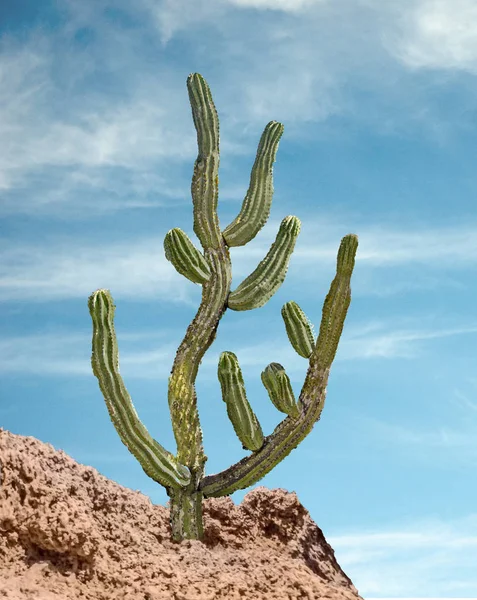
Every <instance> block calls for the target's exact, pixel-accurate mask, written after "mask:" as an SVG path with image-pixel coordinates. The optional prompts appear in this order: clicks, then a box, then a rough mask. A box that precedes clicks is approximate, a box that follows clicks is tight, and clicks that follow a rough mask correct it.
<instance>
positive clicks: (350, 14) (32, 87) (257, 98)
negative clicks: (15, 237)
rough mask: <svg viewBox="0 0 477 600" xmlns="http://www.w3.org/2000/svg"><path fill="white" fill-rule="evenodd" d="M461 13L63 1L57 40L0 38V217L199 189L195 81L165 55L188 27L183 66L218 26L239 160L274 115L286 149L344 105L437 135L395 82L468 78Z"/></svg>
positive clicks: (468, 29) (218, 83)
mask: <svg viewBox="0 0 477 600" xmlns="http://www.w3.org/2000/svg"><path fill="white" fill-rule="evenodd" d="M456 1H457V0H456ZM457 4H458V7H457V8H454V5H452V7H451V8H449V7H450V5H449V4H448V3H445V2H443V1H438V0H435V1H431V0H421V1H420V2H418V3H411V2H409V1H406V2H404V3H402V2H401V3H382V2H376V1H374V0H372V1H371V0H366V1H365V0H361V1H360V2H357V3H356V2H350V1H349V0H338V1H337V2H328V1H318V0H315V1H314V0H301V1H298V0H294V1H293V2H292V1H290V0H282V1H281V2H279V1H277V0H274V1H273V2H270V1H269V0H229V1H228V2H222V1H219V0H207V1H203V0H201V1H198V2H196V3H195V5H194V11H190V10H188V3H187V2H185V1H184V0H173V1H171V0H162V1H159V2H152V1H151V0H142V1H141V2H138V3H135V5H134V11H132V10H131V8H130V5H128V3H126V2H122V1H120V2H117V3H115V4H114V5H113V4H112V3H110V2H108V1H107V0H105V1H103V2H91V1H90V0H85V1H84V2H81V3H75V2H71V0H62V1H61V3H60V5H59V6H60V7H61V9H62V10H63V11H66V12H65V15H66V18H65V19H64V20H63V21H62V22H61V24H60V25H59V27H58V28H57V30H55V31H49V32H48V35H47V34H46V32H45V30H42V29H37V30H34V29H32V30H31V31H30V32H29V34H28V35H27V36H26V37H25V39H23V38H22V39H21V40H20V39H17V38H15V36H14V35H13V34H7V35H5V36H4V38H3V39H2V42H1V44H0V82H1V86H0V87H1V89H0V108H1V110H0V134H1V136H2V139H3V140H4V144H5V147H6V148H7V149H8V151H7V152H4V153H3V154H2V156H1V157H0V190H1V191H2V202H1V203H0V206H1V213H2V214H13V213H14V212H24V213H26V212H28V210H30V211H32V212H33V213H36V212H38V210H39V208H38V207H41V210H42V211H43V213H45V212H46V211H51V212H54V211H55V210H56V211H58V212H59V213H64V212H65V210H66V208H65V207H66V205H71V206H70V210H71V213H72V214H74V213H75V211H74V206H75V205H77V204H78V199H79V198H80V197H81V198H83V202H84V204H83V206H86V209H87V210H89V211H93V212H94V211H99V210H101V208H100V207H102V210H103V211H104V210H115V209H116V210H117V209H118V208H121V207H123V208H130V207H133V206H144V205H151V203H152V204H154V203H156V204H157V202H161V201H162V202H166V201H167V199H168V198H177V197H180V196H181V195H182V193H183V190H185V189H187V188H188V185H189V181H187V183H185V182H184V180H183V178H182V176H181V175H180V167H181V165H182V164H183V163H184V161H187V164H188V166H191V163H192V160H193V159H194V157H195V155H196V140H195V131H194V130H193V127H192V119H191V116H190V107H189V104H188V98H187V94H186V89H185V78H186V76H187V74H188V73H187V72H185V71H184V72H183V73H182V74H181V71H180V69H177V67H176V66H174V68H172V67H171V66H170V65H169V64H168V63H167V61H164V60H163V59H162V58H161V52H162V51H163V50H164V48H165V47H166V45H167V43H168V41H170V40H172V39H173V38H174V36H176V37H177V36H178V37H180V35H181V32H187V36H188V39H189V42H190V44H191V48H193V49H194V58H193V60H192V58H191V59H190V60H187V59H188V58H190V57H191V56H192V55H191V54H189V53H188V52H189V51H186V55H185V61H186V60H187V64H190V67H189V68H188V69H189V70H200V65H201V64H202V63H203V59H204V57H203V52H204V50H203V45H201V39H202V36H203V32H204V30H208V31H213V32H214V35H209V36H208V44H209V45H208V52H210V56H208V58H209V59H210V62H209V63H208V64H209V71H210V73H204V75H206V76H207V77H208V79H209V81H210V83H211V85H213V88H214V96H215V98H216V102H217V105H218V107H219V113H220V117H221V124H222V128H223V131H224V132H225V133H226V135H224V136H223V139H222V150H223V151H224V152H226V153H229V155H231V156H232V155H236V154H237V155H244V154H250V155H253V154H254V149H251V148H250V141H251V140H252V139H253V140H255V138H258V135H259V134H260V132H261V130H262V129H263V127H264V125H265V123H266V122H267V121H269V120H270V119H272V118H273V119H277V120H281V121H283V122H285V123H286V125H287V135H288V136H289V139H293V138H296V137H300V136H303V135H306V128H305V129H304V128H303V123H304V122H312V121H322V120H324V119H326V118H328V117H329V116H332V115H339V114H344V115H346V114H348V115H349V114H350V111H351V113H353V116H354V118H355V119H357V120H359V119H361V118H363V119H364V120H365V121H366V122H368V121H369V123H370V125H372V123H374V125H372V126H374V127H377V128H379V127H382V126H383V123H384V122H386V123H388V124H387V125H386V126H385V127H388V126H389V120H390V119H391V120H394V121H396V123H397V122H398V121H399V119H401V120H403V119H404V120H405V119H410V121H411V122H412V123H413V127H415V126H416V123H418V122H419V121H420V120H421V121H422V122H424V121H425V120H426V119H427V120H429V121H430V122H431V121H432V126H431V129H432V127H435V122H436V119H434V117H433V116H432V115H429V114H428V113H427V112H426V111H427V108H428V107H427V105H426V106H425V105H424V104H423V102H424V103H425V101H426V98H427V96H425V97H423V98H420V97H418V96H416V88H415V86H413V85H411V82H407V83H406V82H405V80H403V79H402V78H400V75H399V74H400V73H401V71H402V70H403V69H408V68H411V69H414V68H415V67H416V66H419V67H425V66H431V67H433V68H442V69H448V68H456V69H458V68H465V69H472V68H473V67H472V65H473V64H474V63H475V60H474V59H475V57H476V53H477V42H476V41H475V40H476V36H475V26H474V25H473V23H474V22H476V19H475V18H473V17H474V16H475V11H476V9H475V6H474V5H473V3H472V0H459V1H458V2H457ZM251 8H253V9H254V10H253V11H252V10H250V9H251ZM113 9H114V11H115V12H114V14H115V18H112V17H111V14H112V12H111V11H112V10H113ZM401 13H402V14H401ZM118 14H119V16H120V18H119V16H118ZM232 16H233V18H231V17H232ZM397 16H398V17H399V18H397ZM358 22H359V23H361V24H362V27H357V26H356V23H358ZM444 25H445V26H444ZM363 27H364V30H365V31H366V35H363ZM244 31H246V32H247V39H246V40H245V39H244V38H243V32H244ZM157 36H159V38H160V39H161V40H162V46H161V47H160V48H159V47H158V40H157V39H156V38H157ZM85 38H86V39H87V43H86V42H84V41H83V40H84V39H85ZM159 45H160V44H159ZM161 48H162V50H161ZM217 57H219V58H220V60H219V58H217ZM257 57H259V60H258V59H257ZM184 64H186V62H185V63H184ZM297 65H299V68H297ZM396 80H399V81H400V84H399V85H396V84H395V82H396ZM393 82H394V83H393ZM363 86H364V88H366V87H367V86H369V87H370V89H371V88H372V89H373V93H372V95H371V96H370V99H371V100H373V99H374V100H376V102H378V104H380V106H381V108H383V106H384V104H386V102H385V103H384V104H383V103H382V98H384V97H386V96H389V97H390V98H392V99H393V100H392V101H391V102H389V103H388V104H389V105H390V106H391V105H392V106H394V107H395V109H394V112H393V116H392V117H391V116H390V115H389V114H387V115H383V114H382V112H380V111H376V110H375V109H373V106H372V104H368V103H359V105H358V104H356V103H355V102H354V101H353V99H352V98H353V89H355V90H358V91H359V90H361V91H362V90H363V89H364V88H363ZM403 88H405V89H403ZM409 98H412V101H411V103H410V100H409ZM374 100H373V102H374ZM403 102H405V103H406V105H405V110H400V106H401V107H402V106H404V104H402V103H403ZM412 102H414V103H415V104H416V105H415V106H414V105H413V104H412ZM423 107H425V108H426V110H425V111H423V110H422V109H423ZM373 115H374V120H373V118H372V116H373ZM438 120H439V119H438ZM441 120H442V119H441ZM403 122H404V121H403ZM150 173H154V175H151V174H150ZM112 176H113V178H114V179H116V180H117V184H114V183H111V179H112ZM188 179H189V175H188ZM89 196H91V197H92V198H91V200H89V199H88V197H89ZM100 197H101V198H102V200H101V202H98V198H100ZM152 198H154V200H153V199H152ZM76 212H78V211H76Z"/></svg>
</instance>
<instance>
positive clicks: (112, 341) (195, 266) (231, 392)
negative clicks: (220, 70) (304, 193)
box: [88, 73, 358, 541]
mask: <svg viewBox="0 0 477 600" xmlns="http://www.w3.org/2000/svg"><path fill="white" fill-rule="evenodd" d="M187 88H188V91H189V99H190V103H191V106H192V116H193V119H194V125H195V128H196V130H197V142H198V147H199V153H198V156H197V160H196V161H195V166H194V175H193V178H192V188H191V192H192V200H193V206H194V232H195V234H196V235H197V237H198V239H199V241H200V243H201V244H202V247H203V253H202V252H200V251H199V250H197V249H196V248H195V246H194V244H193V243H192V242H191V240H190V239H189V238H188V237H187V235H186V234H185V233H184V232H183V231H182V230H181V229H179V228H175V229H171V230H170V231H169V232H168V233H167V235H166V237H165V240H164V249H165V254H166V258H167V259H168V260H169V261H170V262H171V263H172V264H173V265H174V267H175V268H176V270H177V271H178V272H179V273H180V274H182V275H184V276H185V277H187V278H188V279H189V280H190V281H192V282H194V283H197V284H200V285H202V302H201V304H200V306H199V309H198V311H197V314H196V316H195V318H194V319H193V321H192V323H191V324H190V325H189V327H188V329H187V331H186V334H185V337H184V339H183V340H182V343H181V344H180V346H179V349H178V351H177V354H176V357H175V360H174V364H173V367H172V371H171V375H170V377H169V388H168V401H169V409H170V414H171V420H172V427H173V431H174V437H175V440H176V444H177V454H176V455H175V456H174V455H173V454H171V453H170V452H168V451H167V450H166V449H165V448H164V447H163V446H161V445H160V444H159V443H158V442H157V441H156V440H154V439H153V438H152V437H151V436H150V434H149V432H148V431H147V429H146V428H145V426H144V425H143V423H142V422H141V421H140V419H139V417H138V415H137V413H136V410H135V408H134V405H133V403H132V401H131V398H130V396H129V394H128V392H127V390H126V387H125V385H124V383H123V380H122V377H121V375H120V374H119V353H118V346H117V341H116V334H115V331H114V324H113V319H114V309H115V306H114V302H113V299H112V297H111V295H110V293H109V291H108V290H104V289H101V290H97V291H96V292H94V293H93V294H92V295H91V296H90V297H89V300H88V307H89V311H90V313H91V317H92V320H93V354H92V361H91V362H92V367H93V372H94V374H95V375H96V377H97V378H98V381H99V386H100V389H101V391H102V393H103V395H104V398H105V400H106V406H107V408H108V412H109V415H110V417H111V420H112V422H113V424H114V426H115V427H116V429H117V431H118V433H119V436H120V438H121V441H122V442H123V443H124V444H125V445H126V446H127V447H128V449H129V450H130V451H131V452H132V454H134V456H135V457H136V458H137V460H138V461H139V462H140V464H141V466H142V468H143V470H144V471H145V473H147V475H149V477H151V478H152V479H154V480H155V481H157V482H158V483H160V484H161V485H163V486H164V487H165V488H166V491H167V494H168V496H169V497H170V521H171V530H172V539H173V540H174V541H181V540H183V539H199V540H200V539H203V521H202V500H203V498H209V497H218V496H227V495H230V494H232V493H233V492H235V491H236V490H240V489H244V488H247V487H249V486H251V485H253V484H255V483H256V482H257V481H259V480H260V479H262V477H264V476H265V475H266V474H267V473H269V472H270V471H271V470H272V469H273V467H274V466H275V465H277V464H278V463H279V462H280V461H281V460H283V459H284V458H285V457H286V456H288V454H290V452H291V451H292V450H293V449H294V448H296V447H297V446H298V444H299V443H300V442H301V441H302V440H303V439H304V438H305V437H306V436H307V435H308V433H309V432H310V431H311V430H312V428H313V425H314V424H315V423H316V421H318V420H319V418H320V415H321V411H322V409H323V405H324V402H325V395H326V386H327V382H328V376H329V372H330V368H331V364H332V362H333V359H334V357H335V354H336V350H337V347H338V341H339V338H340V335H341V332H342V329H343V325H344V321H345V318H346V313H347V311H348V307H349V304H350V300H351V288H350V280H351V275H352V272H353V267H354V262H355V256H356V251H357V248H358V238H357V236H356V235H354V234H349V235H346V236H345V237H344V238H343V239H342V240H341V245H340V248H339V252H338V259H337V268H336V276H335V278H334V280H333V282H332V284H331V288H330V291H329V293H328V295H327V297H326V300H325V303H324V306H323V316H322V319H321V325H320V332H319V335H318V339H317V340H316V341H315V339H314V336H313V333H312V329H311V327H310V324H309V321H308V319H307V317H306V315H305V313H304V312H303V311H302V310H301V308H300V307H299V306H298V304H296V303H295V302H293V301H292V302H288V303H286V304H285V305H284V306H283V309H282V316H283V319H284V322H285V327H286V332H287V335H288V338H289V340H290V342H291V344H292V346H293V348H294V349H295V350H296V352H297V353H298V354H299V355H300V356H302V357H303V358H306V359H308V361H309V367H308V371H307V374H306V377H305V382H304V384H303V387H302V390H301V393H300V396H299V398H298V401H296V400H295V397H294V394H293V390H292V388H291V384H290V380H289V378H288V375H287V374H286V372H285V369H284V368H283V366H282V365H280V364H278V363H270V364H269V365H268V366H267V367H266V368H265V370H264V371H263V372H262V382H263V384H264V386H265V387H266V389H267V391H268V393H269V396H270V399H271V401H272V403H273V405H274V406H275V407H276V408H277V409H278V410H280V411H282V412H284V413H285V414H286V415H287V416H286V418H285V419H284V420H283V421H282V422H281V423H280V424H279V425H278V426H277V427H276V428H275V430H274V431H273V433H272V434H270V435H269V436H266V437H264V436H263V433H262V428H261V426H260V423H259V421H258V419H257V416H256V415H255V413H254V412H253V410H252V407H251V406H250V403H249V401H248V399H247V396H246V392H245V384H244V381H243V377H242V372H241V370H240V366H239V363H238V359H237V357H236V355H235V354H233V353H232V352H223V353H222V354H221V356H220V359H219V365H218V378H219V381H220V385H221V389H222V397H223V400H224V402H225V404H226V406H227V413H228V416H229V418H230V420H231V422H232V425H233V427H234V430H235V432H236V434H237V436H238V438H239V440H240V441H241V442H242V445H243V448H244V449H247V450H250V451H251V454H249V455H248V456H246V457H245V458H243V459H242V460H240V461H239V462H238V463H236V464H235V465H233V466H231V467H229V468H228V469H226V470H224V471H222V472H221V473H217V474H215V475H209V476H204V470H205V467H204V465H205V462H206V461H207V456H206V455H205V454H204V449H203V446H202V430H201V427H200V422H199V414H198V411H197V395H196V390H195V385H194V382H195V379H196V377H197V372H198V369H199V365H200V362H201V360H202V358H203V356H204V354H205V352H206V350H207V349H208V348H209V347H210V346H211V344H212V342H213V341H214V339H215V336H216V334H217V328H218V325H219V321H220V319H221V317H222V315H223V314H224V312H225V311H226V309H227V308H230V309H231V310H236V311H240V310H251V309H253V308H258V307H260V306H263V305H264V304H265V303H266V302H268V300H269V299H270V298H271V296H272V295H273V294H274V293H275V292H276V291H277V289H278V288H279V287H280V285H281V284H282V283H283V281H284V279H285V275H286V272H287V269H288V263H289V260H290V256H291V254H292V252H293V249H294V246H295V242H296V238H297V236H298V233H299V231H300V220H299V219H298V218H297V217H294V216H288V217H285V219H283V221H282V223H281V225H280V229H279V231H278V233H277V236H276V240H275V242H274V243H273V244H272V246H271V248H270V250H269V252H268V253H267V255H266V256H265V258H264V259H263V260H262V261H261V262H260V264H259V265H258V266H257V268H256V269H255V270H254V271H253V272H252V273H251V274H250V275H249V276H248V277H246V278H245V279H244V281H242V283H241V284H240V285H239V286H238V287H237V288H236V289H235V290H234V291H232V292H231V291H230V286H231V280H232V269H231V261H230V253H229V248H230V247H232V246H243V245H244V244H246V243H247V242H249V241H250V240H251V239H253V238H254V237H255V236H256V234H257V233H258V232H259V231H260V229H261V228H262V227H263V225H264V224H265V223H266V221H267V218H268V216H269V213H270V206H271V201H272V196H273V163H274V161H275V155H276V152H277V148H278V142H279V140H280V137H281V135H282V133H283V125H282V124H281V123H277V122H275V121H271V122H270V123H268V125H267V126H266V127H265V130H264V132H263V134H262V137H261V139H260V144H259V147H258V151H257V156H256V160H255V163H254V166H253V168H252V173H251V177H250V186H249V189H248V192H247V195H246V197H245V199H244V201H243V205H242V209H241V211H240V213H239V215H238V216H237V217H236V218H235V219H234V221H232V223H230V225H228V227H226V228H225V229H224V230H223V231H221V230H220V227H219V220H218V217H217V199H218V168H219V120H218V116H217V111H216V108H215V105H214V102H213V100H212V95H211V93H210V89H209V86H208V84H207V82H206V81H205V79H204V78H203V77H202V76H201V75H199V74H198V73H193V74H191V75H189V77H188V79H187Z"/></svg>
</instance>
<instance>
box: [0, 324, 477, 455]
mask: <svg viewBox="0 0 477 600" xmlns="http://www.w3.org/2000/svg"><path fill="white" fill-rule="evenodd" d="M398 320H399V319H396V318H394V319H393V320H392V322H387V323H385V322H382V321H381V322H379V321H371V322H368V323H366V324H364V325H354V324H349V325H347V326H346V329H345V331H344V333H343V339H342V340H341V342H340V347H339V351H338V354H337V356H336V362H341V361H356V360H368V359H377V358H378V359H388V360H389V359H393V358H408V359H409V358H414V357H416V356H418V355H422V354H423V353H424V351H423V349H422V348H421V347H420V346H419V344H418V342H420V341H423V340H428V339H436V338H442V337H448V336H457V335H463V334H468V333H475V332H477V326H475V327H469V326H467V327H460V328H448V329H446V328H441V329H434V330H430V331H425V330H423V329H422V327H416V328H414V329H410V328H408V329H407V330H404V331H403V330H399V329H398V328H396V322H397V321H398ZM230 327H232V328H233V327H234V326H233V325H232V326H231V325H230V324H228V323H226V322H224V323H223V324H221V331H222V332H223V333H226V332H227V331H228V330H229V329H230ZM379 330H381V332H380V331H379ZM283 335H284V334H283ZM283 335H282V336H281V337H280V338H277V337H276V335H271V336H270V337H269V339H267V341H266V342H258V343H249V344H244V343H242V342H239V343H235V345H234V352H236V354H237V356H238V357H239V360H240V364H241V366H242V367H253V368H256V369H263V368H264V367H265V366H266V365H265V363H264V356H265V357H267V356H270V357H273V360H275V361H278V362H282V364H284V365H286V369H287V372H288V374H289V375H290V376H292V377H293V375H294V374H296V373H301V372H302V371H303V361H302V359H301V358H300V357H299V356H298V355H297V354H296V353H295V352H294V350H293V349H292V347H291V346H290V345H289V344H284V343H283V341H284V340H285V338H283ZM174 336H175V337H177V336H176V334H174ZM157 337H167V330H164V331H162V332H160V333H159V334H157V335H156V334H148V333H147V332H139V333H137V334H136V333H128V332H125V333H123V332H122V331H120V332H118V340H119V344H120V348H121V355H120V366H121V369H122V372H123V373H127V376H128V377H134V378H140V379H141V378H142V379H167V377H168V376H169V373H170V365H169V363H170V362H171V361H172V360H173V357H174V356H175V353H176V351H177V348H176V345H174V344H172V343H169V342H168V343H162V342H161V343H160V344H159V345H158V344H157V341H155V340H157ZM280 340H281V342H280ZM90 341H91V340H90V333H89V332H88V333H68V332H65V331H59V332H44V333H37V334H32V335H28V336H15V337H8V336H3V339H2V340H1V341H0V372H2V373H5V374H6V373H15V372H24V373H30V374H37V375H55V374H56V375H65V374H68V375H85V374H88V375H89V374H90V364H89V360H90ZM135 341H140V342H141V346H144V344H145V343H147V344H148V346H149V349H147V350H141V351H138V350H136V349H134V348H133V346H131V344H130V343H129V344H128V343H127V342H135ZM124 342H126V344H125V343H124ZM428 352H432V350H429V351H428ZM219 354H220V351H219V350H216V349H215V347H214V348H211V350H210V351H209V352H208V353H207V354H206V356H205V357H204V359H203V361H202V363H201V377H203V378H206V379H209V378H213V379H214V380H215V378H216V368H217V361H218V358H219ZM132 367H134V368H132ZM370 427H373V428H375V429H376V433H377V434H379V435H382V436H388V435H389V433H390V432H389V431H388V428H389V427H391V429H392V435H393V439H394V440H395V441H402V442H407V441H413V442H416V443H418V442H422V443H425V444H428V445H433V444H434V445H439V444H448V445H453V444H454V445H458V444H459V443H467V441H468V440H467V438H466V440H467V441H466V440H462V439H461V438H460V437H458V436H457V437H456V436H455V435H454V434H453V433H452V432H446V431H444V429H443V430H442V431H440V432H437V433H436V432H432V433H429V434H428V435H427V434H422V433H421V432H415V433H413V432H412V431H409V430H407V429H405V428H400V427H398V426H388V425H387V424H384V423H381V422H379V421H372V422H370ZM426 435H427V437H426ZM472 442H473V444H475V443H476V442H475V439H474V438H472Z"/></svg>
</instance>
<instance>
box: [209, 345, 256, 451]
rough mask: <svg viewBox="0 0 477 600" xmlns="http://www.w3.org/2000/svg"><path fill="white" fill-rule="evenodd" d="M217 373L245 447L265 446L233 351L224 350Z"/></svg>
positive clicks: (234, 425) (237, 432) (238, 435)
mask: <svg viewBox="0 0 477 600" xmlns="http://www.w3.org/2000/svg"><path fill="white" fill-rule="evenodd" d="M217 375H218V378H219V381H220V387H221V388H222V399H223V401H224V402H225V403H226V405H227V414H228V416H229V419H230V421H231V422H232V425H233V427H234V430H235V433H236V434H237V437H238V438H239V440H240V441H241V442H242V444H243V446H242V447H243V449H244V450H253V451H256V450H260V448H261V447H262V446H263V432H262V428H261V426H260V423H259V422H258V419H257V416H256V415H255V413H254V412H253V410H252V407H251V406H250V403H249V401H248V400H247V395H246V393H245V384H244V381H243V376H242V371H241V369H240V365H239V362H238V359H237V356H236V355H235V354H234V353H233V352H222V354H221V355H220V358H219V366H218V369H217Z"/></svg>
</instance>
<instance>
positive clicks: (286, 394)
mask: <svg viewBox="0 0 477 600" xmlns="http://www.w3.org/2000/svg"><path fill="white" fill-rule="evenodd" d="M261 379H262V383H263V385H264V386H265V388H266V390H267V392H268V395H269V396H270V400H271V401H272V403H273V405H274V406H275V408H277V409H278V410H279V411H280V412H282V413H285V414H287V415H288V416H290V417H292V418H294V419H297V418H298V417H299V416H300V409H299V408H298V405H297V403H296V400H295V395H294V393H293V389H292V386H291V383H290V378H289V377H288V375H287V374H286V372H285V369H284V367H283V366H282V365H281V364H280V363H275V362H272V363H270V364H269V365H267V366H266V367H265V369H264V370H263V371H262V374H261Z"/></svg>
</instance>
